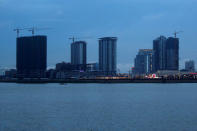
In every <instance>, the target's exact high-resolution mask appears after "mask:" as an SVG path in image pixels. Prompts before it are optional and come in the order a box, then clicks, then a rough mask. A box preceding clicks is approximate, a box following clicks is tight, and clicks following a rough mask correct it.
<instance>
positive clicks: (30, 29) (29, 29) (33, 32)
mask: <svg viewBox="0 0 197 131" xmlns="http://www.w3.org/2000/svg"><path fill="white" fill-rule="evenodd" d="M48 29H51V28H36V27H32V28H28V31H30V32H32V35H33V36H34V34H35V31H40V30H48Z"/></svg>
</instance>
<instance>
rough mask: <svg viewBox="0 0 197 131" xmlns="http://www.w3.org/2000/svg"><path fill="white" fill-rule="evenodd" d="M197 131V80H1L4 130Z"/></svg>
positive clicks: (0, 122) (0, 119)
mask: <svg viewBox="0 0 197 131" xmlns="http://www.w3.org/2000/svg"><path fill="white" fill-rule="evenodd" d="M91 129H93V131H197V84H65V85H60V84H32V85H29V84H6V83H0V131H90V130H91Z"/></svg>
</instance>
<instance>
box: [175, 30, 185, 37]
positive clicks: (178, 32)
mask: <svg viewBox="0 0 197 131" xmlns="http://www.w3.org/2000/svg"><path fill="white" fill-rule="evenodd" d="M182 32H183V31H175V32H174V33H173V34H174V38H176V36H177V34H180V33H182Z"/></svg>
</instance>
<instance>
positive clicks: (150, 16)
mask: <svg viewBox="0 0 197 131" xmlns="http://www.w3.org/2000/svg"><path fill="white" fill-rule="evenodd" d="M196 5H197V0H0V68H4V67H8V68H15V65H16V32H14V31H13V29H14V28H23V27H24V28H28V27H32V26H34V27H37V28H50V29H49V30H40V31H37V32H35V34H37V35H47V37H48V67H54V66H55V64H56V63H58V62H62V61H65V62H70V43H71V41H70V40H69V39H68V38H69V37H71V36H75V37H79V38H83V37H84V38H86V39H80V40H85V41H87V43H88V46H87V51H88V52H87V59H88V62H98V38H99V37H105V36H113V37H118V43H117V44H118V45H117V46H118V48H117V56H118V60H117V62H118V68H119V69H120V70H121V72H128V70H129V68H130V67H131V66H132V65H133V64H134V58H135V55H136V54H137V52H138V50H139V49H146V48H150V49H151V48H152V41H153V39H155V38H157V37H159V36H160V35H164V36H166V37H169V36H173V32H174V31H175V30H177V31H180V30H181V31H184V32H182V33H180V34H178V38H180V67H181V68H183V67H184V64H183V63H184V61H185V60H188V59H193V60H195V61H197V51H196V50H197V40H196V39H197V8H196ZM20 35H21V36H24V35H31V32H28V31H21V33H20ZM87 38H88V39H87Z"/></svg>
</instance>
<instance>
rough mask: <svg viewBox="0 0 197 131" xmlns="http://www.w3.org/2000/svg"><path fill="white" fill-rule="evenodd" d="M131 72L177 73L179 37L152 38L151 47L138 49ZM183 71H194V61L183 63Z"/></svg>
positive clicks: (140, 73)
mask: <svg viewBox="0 0 197 131" xmlns="http://www.w3.org/2000/svg"><path fill="white" fill-rule="evenodd" d="M134 63H135V64H134V68H133V69H132V73H133V75H134V76H145V75H148V74H153V73H157V74H159V73H160V74H161V73H162V75H163V74H166V75H167V74H178V73H180V71H179V39H178V38H176V37H169V38H166V37H165V36H160V37H158V38H157V39H155V40H153V48H152V49H140V50H139V52H138V54H137V55H136V58H135V60H134ZM181 71H184V72H195V64H194V61H187V62H186V63H185V69H184V70H181Z"/></svg>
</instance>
